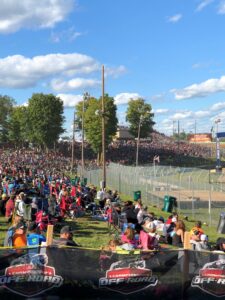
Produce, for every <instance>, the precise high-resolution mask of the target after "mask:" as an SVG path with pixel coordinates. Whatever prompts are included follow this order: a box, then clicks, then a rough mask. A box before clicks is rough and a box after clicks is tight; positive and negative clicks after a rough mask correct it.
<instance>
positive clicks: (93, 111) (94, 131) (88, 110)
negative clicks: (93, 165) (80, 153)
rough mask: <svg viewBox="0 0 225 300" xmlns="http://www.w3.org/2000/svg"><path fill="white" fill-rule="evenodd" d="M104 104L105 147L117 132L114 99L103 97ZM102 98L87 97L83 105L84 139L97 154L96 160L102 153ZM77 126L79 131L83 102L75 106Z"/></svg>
mask: <svg viewBox="0 0 225 300" xmlns="http://www.w3.org/2000/svg"><path fill="white" fill-rule="evenodd" d="M104 103H105V114H104V118H105V144H106V147H107V145H109V143H110V142H111V141H112V138H113V136H114V135H115V133H116V131H117V124H118V119H117V117H116V111H117V107H116V105H115V103H114V98H112V97H109V95H108V94H105V96H104ZM101 109H102V98H101V97H100V98H99V99H96V98H94V97H89V98H88V99H87V100H86V101H85V103H84V133H85V138H86V140H87V141H88V142H89V144H90V145H91V148H92V150H93V151H94V152H95V153H96V154H98V158H100V157H101V153H102V114H101ZM76 111H77V121H78V126H79V128H80V129H81V124H82V114H83V101H81V102H79V103H78V104H77V105H76Z"/></svg>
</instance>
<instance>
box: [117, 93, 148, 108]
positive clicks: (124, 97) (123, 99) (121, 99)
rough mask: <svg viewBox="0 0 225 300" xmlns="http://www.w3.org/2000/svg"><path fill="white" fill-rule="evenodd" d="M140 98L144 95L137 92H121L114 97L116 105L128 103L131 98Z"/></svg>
mask: <svg viewBox="0 0 225 300" xmlns="http://www.w3.org/2000/svg"><path fill="white" fill-rule="evenodd" d="M138 98H142V97H141V96H140V95H139V94H137V93H121V94H118V95H116V96H115V97H114V99H115V104H116V105H123V104H127V103H128V102H129V101H130V100H131V99H134V100H136V99H138Z"/></svg>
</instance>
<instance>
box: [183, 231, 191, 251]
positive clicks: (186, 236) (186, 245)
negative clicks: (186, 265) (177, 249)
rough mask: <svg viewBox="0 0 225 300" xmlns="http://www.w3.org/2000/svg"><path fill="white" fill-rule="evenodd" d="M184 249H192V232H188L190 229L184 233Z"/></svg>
mask: <svg viewBox="0 0 225 300" xmlns="http://www.w3.org/2000/svg"><path fill="white" fill-rule="evenodd" d="M184 249H185V250H190V249H191V243H190V232H188V231H185V233H184Z"/></svg>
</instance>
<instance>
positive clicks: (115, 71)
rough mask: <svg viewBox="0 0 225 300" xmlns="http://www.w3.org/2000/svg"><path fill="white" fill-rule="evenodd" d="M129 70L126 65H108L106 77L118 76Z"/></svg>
mask: <svg viewBox="0 0 225 300" xmlns="http://www.w3.org/2000/svg"><path fill="white" fill-rule="evenodd" d="M126 72H127V70H126V67H125V66H119V67H114V68H110V67H106V68H105V77H109V76H110V77H114V78H117V77H118V76H120V75H123V74H125V73H126Z"/></svg>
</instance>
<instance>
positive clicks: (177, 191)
mask: <svg viewBox="0 0 225 300" xmlns="http://www.w3.org/2000/svg"><path fill="white" fill-rule="evenodd" d="M78 173H81V170H80V169H79V168H78ZM210 176H211V174H210V172H209V170H204V169H200V168H180V167H172V166H170V167H168V166H159V165H155V166H153V165H149V166H143V167H141V166H140V167H135V166H124V165H119V164H114V163H111V164H110V165H109V166H108V167H107V172H106V179H107V180H106V182H107V187H109V188H111V189H114V190H117V191H118V192H119V193H123V194H126V195H130V197H131V198H133V195H134V192H135V191H141V195H142V200H143V202H144V203H145V204H147V205H153V206H157V207H159V208H162V207H163V203H164V197H165V195H170V196H173V197H176V199H177V203H178V208H177V209H178V212H180V213H182V214H185V215H187V216H189V217H190V218H192V219H195V220H196V219H200V220H202V221H204V222H206V223H208V224H210V225H213V226H216V225H217V224H218V220H219V216H220V213H221V212H223V211H225V193H224V191H225V176H224V179H223V176H222V175H220V176H217V177H215V175H214V178H213V180H210ZM221 176H222V177H221ZM84 177H86V178H87V180H88V183H91V184H94V185H96V186H97V187H99V186H100V181H101V180H102V170H101V169H95V170H85V171H84Z"/></svg>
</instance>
